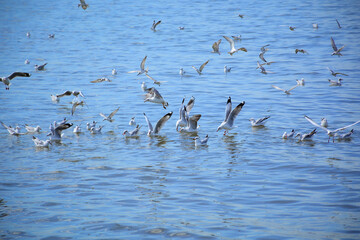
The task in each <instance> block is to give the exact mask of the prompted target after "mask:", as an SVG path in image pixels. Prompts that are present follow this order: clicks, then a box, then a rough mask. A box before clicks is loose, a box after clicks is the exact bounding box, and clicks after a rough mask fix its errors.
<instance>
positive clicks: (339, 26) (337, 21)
mask: <svg viewBox="0 0 360 240" xmlns="http://www.w3.org/2000/svg"><path fill="white" fill-rule="evenodd" d="M335 20H336V22H337V25H338V27H339V28H341V26H340V23H339V21H338V20H337V19H335Z"/></svg>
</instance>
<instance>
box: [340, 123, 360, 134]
mask: <svg viewBox="0 0 360 240" xmlns="http://www.w3.org/2000/svg"><path fill="white" fill-rule="evenodd" d="M359 122H360V120H359V121H357V122H354V123H353V124H350V125H347V126H345V127H342V128H338V129H336V130H334V132H338V131H341V130H344V129H346V128H349V127H352V126H354V125H356V124H358V123H359Z"/></svg>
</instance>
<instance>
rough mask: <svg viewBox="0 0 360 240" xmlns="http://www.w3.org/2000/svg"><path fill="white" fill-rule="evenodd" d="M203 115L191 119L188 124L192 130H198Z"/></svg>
mask: <svg viewBox="0 0 360 240" xmlns="http://www.w3.org/2000/svg"><path fill="white" fill-rule="evenodd" d="M200 118H201V114H195V115H194V116H192V117H191V118H190V119H189V122H188V124H189V125H190V128H191V129H197V122H198V121H199V120H200Z"/></svg>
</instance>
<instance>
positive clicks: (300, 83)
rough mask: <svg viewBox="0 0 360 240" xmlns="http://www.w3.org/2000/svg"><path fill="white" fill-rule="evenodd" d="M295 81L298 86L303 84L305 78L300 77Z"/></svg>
mask: <svg viewBox="0 0 360 240" xmlns="http://www.w3.org/2000/svg"><path fill="white" fill-rule="evenodd" d="M296 83H297V85H299V86H305V79H303V78H301V79H300V80H299V79H296Z"/></svg>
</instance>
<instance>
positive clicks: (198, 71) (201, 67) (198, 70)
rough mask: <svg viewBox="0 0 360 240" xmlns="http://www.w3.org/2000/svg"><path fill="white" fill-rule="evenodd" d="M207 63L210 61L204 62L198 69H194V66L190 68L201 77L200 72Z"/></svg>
mask: <svg viewBox="0 0 360 240" xmlns="http://www.w3.org/2000/svg"><path fill="white" fill-rule="evenodd" d="M209 61H210V60H207V61H206V62H204V63H203V64H201V66H200V68H199V69H197V68H196V67H194V66H192V68H193V69H195V70H196V71H197V73H198V74H199V75H201V74H202V70H203V69H204V67H205V65H206V64H208V62H209Z"/></svg>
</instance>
